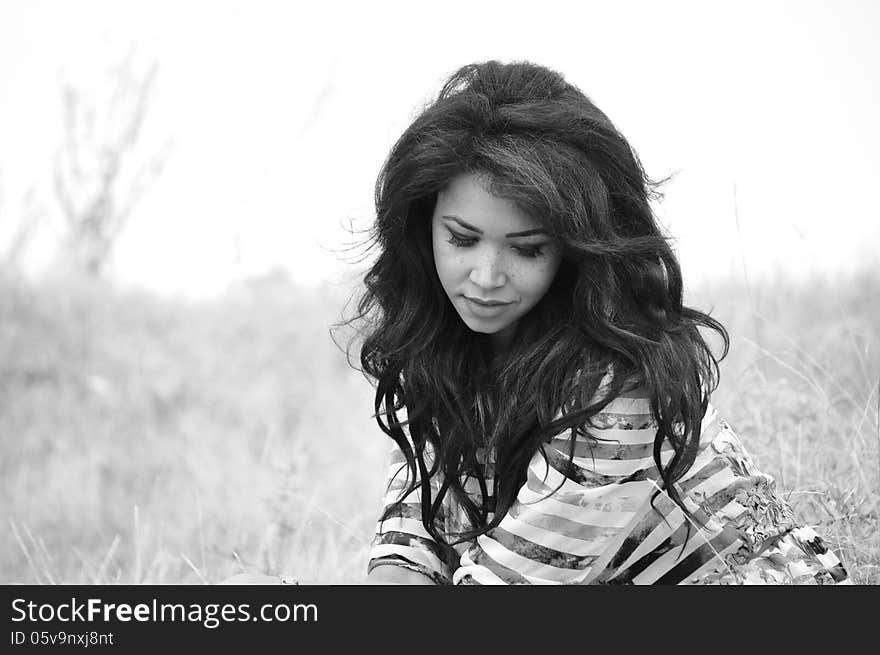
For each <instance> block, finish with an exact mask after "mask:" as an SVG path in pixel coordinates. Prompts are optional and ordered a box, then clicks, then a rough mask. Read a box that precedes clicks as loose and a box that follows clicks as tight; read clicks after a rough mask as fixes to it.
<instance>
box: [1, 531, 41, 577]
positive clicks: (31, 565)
mask: <svg viewBox="0 0 880 655" xmlns="http://www.w3.org/2000/svg"><path fill="white" fill-rule="evenodd" d="M9 526H10V527H11V528H12V535H13V536H14V537H15V541H16V543H18V547H19V548H20V549H21V552H22V553H23V554H24V558H25V560H27V563H28V567H29V568H30V570H31V573H32V574H33V576H34V580H36V581H37V584H43V580H42V578H41V576H40V571H39V569H38V568H37V565H36V563H35V562H34V558H33V557H31V553H30V550H28V547H27V546H26V545H25V543H24V541H23V540H22V538H21V534H20V533H19V531H18V526H16V525H15V520H14V519H13V518H12V517H9Z"/></svg>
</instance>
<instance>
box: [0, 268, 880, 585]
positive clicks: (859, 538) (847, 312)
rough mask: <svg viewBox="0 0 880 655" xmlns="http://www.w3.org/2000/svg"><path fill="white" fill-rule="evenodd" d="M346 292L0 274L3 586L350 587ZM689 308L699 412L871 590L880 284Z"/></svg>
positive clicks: (367, 422) (372, 507) (359, 429)
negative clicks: (699, 344) (710, 348)
mask: <svg viewBox="0 0 880 655" xmlns="http://www.w3.org/2000/svg"><path fill="white" fill-rule="evenodd" d="M345 297H346V291H345V290H340V289H333V288H322V289H317V290H303V289H298V288H296V287H294V286H292V285H289V284H286V283H284V282H283V281H280V280H276V281H275V282H272V281H271V280H270V281H264V282H263V283H259V284H248V285H242V286H241V287H240V288H238V289H237V290H235V291H233V292H230V293H229V294H227V295H226V296H225V297H224V298H222V299H219V300H216V301H211V302H202V303H192V302H189V303H185V302H177V301H171V300H162V299H159V298H156V297H153V296H151V295H148V294H146V293H135V292H125V293H123V292H120V291H115V290H113V288H112V287H110V286H107V285H102V284H98V285H94V284H84V283H76V282H72V281H69V280H68V281H66V282H64V283H63V284H62V283H58V282H55V283H43V284H40V285H33V284H24V283H22V282H14V281H10V280H7V281H0V439H2V449H3V451H2V452H3V457H2V459H0V466H2V469H0V472H2V478H0V504H2V507H3V510H4V516H3V527H2V529H0V553H2V554H0V582H6V583H9V582H26V583H61V582H64V583H94V582H98V583H115V582H121V583H144V582H153V583H166V582H173V583H177V582H184V583H199V582H217V581H219V580H221V579H223V578H225V577H227V576H229V575H232V574H235V573H240V572H245V571H247V572H261V571H262V572H269V573H275V572H281V573H285V574H288V575H293V576H295V577H298V578H301V579H302V580H304V581H306V582H320V583H331V584H332V583H358V582H361V581H362V580H363V576H364V572H365V563H366V553H367V548H368V543H369V541H370V539H371V537H372V531H373V529H374V524H375V519H376V516H377V512H378V510H379V503H380V498H381V491H382V489H381V487H382V478H383V474H384V471H383V463H382V462H383V457H384V452H385V450H386V448H387V445H386V443H385V441H384V439H385V438H384V437H383V435H382V434H381V433H380V432H379V430H378V428H377V427H376V425H375V423H373V422H372V419H370V411H371V404H372V398H371V396H372V389H371V388H370V386H369V385H368V383H367V382H366V381H365V380H364V379H363V378H362V377H361V376H360V374H359V373H357V372H355V371H352V370H351V369H349V367H348V365H347V364H346V361H345V357H344V355H343V354H342V353H341V352H340V351H339V350H338V349H337V347H336V346H335V345H334V344H333V342H332V341H331V339H330V337H329V333H328V328H329V325H330V324H331V323H332V322H333V321H334V320H336V319H337V318H338V317H339V314H340V311H341V309H342V306H343V304H344V301H345ZM688 298H689V304H691V305H695V306H697V307H699V308H701V309H704V310H707V309H712V313H713V315H714V316H716V317H717V318H719V319H721V320H722V321H723V322H724V323H725V324H726V325H727V327H728V328H729V330H730V332H731V335H732V352H731V355H730V357H729V358H728V360H726V361H725V363H724V364H723V365H722V383H721V387H720V388H719V390H718V392H717V393H716V395H715V399H714V402H715V405H716V406H717V407H718V408H719V409H720V410H721V412H722V414H723V415H724V416H725V417H726V418H728V420H729V421H730V422H731V423H732V424H733V426H734V428H735V429H736V431H737V432H738V433H739V434H740V436H741V437H742V438H743V440H744V441H745V443H746V445H747V447H749V450H750V451H751V454H752V455H753V457H754V459H755V460H756V461H757V463H758V465H759V467H761V468H762V469H763V470H765V471H766V472H768V473H770V474H772V475H774V476H775V477H776V480H777V485H778V487H779V488H780V489H781V490H782V493H783V494H784V495H785V496H787V497H788V498H789V500H790V501H791V503H792V504H793V505H794V507H795V510H796V512H797V513H798V514H799V515H800V516H801V517H802V518H803V520H804V521H806V522H808V523H810V524H812V525H813V526H814V527H816V528H817V530H818V531H819V533H820V534H823V535H824V536H825V537H826V538H827V539H828V540H829V541H830V542H831V544H832V545H833V547H834V548H835V549H836V550H837V552H838V554H839V555H840V556H841V557H842V559H843V560H844V562H845V564H846V566H847V568H848V569H849V570H850V572H851V575H852V577H853V579H854V581H855V582H856V583H869V584H877V583H880V327H878V326H880V303H878V300H880V276H878V275H876V274H868V273H865V274H864V275H862V276H860V277H856V278H852V279H849V278H848V279H846V280H837V281H836V282H830V281H821V280H819V281H811V282H800V283H794V282H791V281H787V280H784V279H767V280H762V281H754V282H753V283H752V285H751V287H750V288H745V285H744V284H743V283H742V282H740V281H731V282H729V283H724V284H721V283H716V284H713V285H711V286H705V287H702V288H699V289H693V290H691V291H690V293H689V296H688Z"/></svg>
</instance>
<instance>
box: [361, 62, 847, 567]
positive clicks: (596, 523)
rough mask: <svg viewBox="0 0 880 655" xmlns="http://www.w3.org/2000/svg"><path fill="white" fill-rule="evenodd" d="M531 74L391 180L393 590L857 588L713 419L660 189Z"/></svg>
mask: <svg viewBox="0 0 880 655" xmlns="http://www.w3.org/2000/svg"><path fill="white" fill-rule="evenodd" d="M654 186H655V185H654V183H652V182H651V181H650V180H649V179H648V178H647V177H646V175H645V172H644V170H643V169H642V167H641V165H640V163H639V160H638V158H637V157H636V155H635V153H634V152H633V150H632V149H631V148H630V146H629V144H628V143H627V141H626V140H625V139H624V137H623V136H622V135H621V134H620V133H619V132H618V131H617V130H616V129H615V127H614V125H613V124H612V123H611V121H610V120H609V119H608V118H607V117H606V116H605V115H604V114H603V113H602V112H601V111H600V110H599V109H598V108H597V107H596V106H595V105H594V104H593V103H592V102H591V101H590V100H589V99H588V98H587V97H586V96H585V95H584V94H583V93H582V92H581V91H579V90H578V89H577V88H576V87H574V86H573V85H571V84H570V83H568V82H566V81H565V80H564V79H563V77H562V76H560V75H559V74H558V73H556V72H554V71H551V70H548V69H546V68H543V67H540V66H536V65H533V64H530V63H511V64H503V63H499V62H496V61H490V62H486V63H482V64H474V65H469V66H465V67H463V68H461V69H460V70H459V71H457V72H456V73H455V74H454V75H452V77H451V78H450V79H449V80H448V81H447V82H446V84H445V85H444V86H443V88H442V90H441V91H440V94H439V96H438V98H437V99H436V101H435V102H433V103H432V104H431V105H430V106H428V107H427V108H426V109H425V110H424V111H423V112H422V113H421V114H420V115H419V116H418V117H417V118H416V119H415V121H414V122H413V123H412V125H410V126H409V128H408V129H407V130H406V131H405V132H404V134H403V136H401V138H400V139H399V140H398V142H397V143H396V144H395V146H394V147H393V149H392V151H391V153H390V155H389V157H388V160H387V161H386V163H385V165H384V168H383V170H382V172H381V174H380V176H379V179H378V183H377V187H376V207H377V220H376V223H375V228H374V233H373V237H374V245H375V246H376V247H377V248H378V258H377V260H376V261H375V264H374V265H373V266H372V267H371V268H370V270H369V271H368V273H367V274H366V277H365V287H366V291H365V293H364V295H363V297H362V298H361V299H360V303H359V305H358V314H357V317H356V318H358V319H364V320H366V321H367V323H366V326H367V327H366V328H365V334H364V342H363V346H362V350H361V358H360V359H361V365H362V369H363V371H364V373H365V374H366V375H368V376H369V377H370V378H371V379H372V380H373V381H374V382H375V385H376V395H375V410H376V418H377V421H378V424H379V426H380V428H381V429H382V431H383V432H384V433H385V434H387V435H388V436H389V437H391V439H392V440H393V445H392V454H391V458H390V462H389V482H388V487H387V490H386V497H385V499H386V504H385V509H384V512H383V513H382V515H381V518H380V521H379V523H378V530H377V534H376V537H375V540H374V541H373V544H372V550H371V553H370V561H369V565H368V571H369V574H368V581H369V582H372V583H412V584H432V583H433V584H450V583H452V584H596V583H609V584H658V583H659V584H675V583H734V584H738V583H772V584H776V583H820V584H825V583H842V582H848V581H849V580H848V578H847V574H846V572H845V570H844V568H843V567H842V565H841V564H840V561H839V560H838V559H837V557H836V556H835V555H834V554H833V553H832V552H831V551H829V550H828V549H827V547H826V546H825V544H824V543H823V541H822V539H821V538H820V537H819V536H817V535H816V534H815V532H814V531H813V530H811V529H810V528H809V527H805V526H801V525H799V524H798V522H797V521H796V519H795V518H794V516H793V515H792V512H791V509H790V507H789V506H788V505H787V504H786V503H785V502H784V501H783V500H782V499H781V498H780V497H779V496H778V495H777V493H776V492H775V490H774V483H773V480H772V479H771V478H770V477H769V476H767V475H764V474H762V473H761V472H760V471H758V470H757V469H756V468H755V466H754V464H753V463H752V461H751V459H750V458H749V456H748V455H747V454H746V451H745V449H744V448H743V446H742V444H741V443H740V441H739V440H738V438H737V437H736V435H735V434H734V432H733V431H732V430H731V428H730V426H729V425H728V424H727V423H726V422H725V421H724V420H723V419H721V418H720V417H719V415H718V413H717V412H716V411H715V409H713V408H712V406H711V405H710V403H709V397H710V394H711V392H712V391H713V390H714V389H715V387H716V386H717V381H718V359H717V358H716V357H715V356H714V355H713V352H712V350H711V349H710V347H709V345H708V344H707V342H706V340H704V335H703V334H701V332H700V330H699V328H704V329H706V330H708V331H709V332H710V333H715V334H716V335H717V336H718V337H719V338H720V341H721V342H722V344H723V347H722V353H721V357H723V356H724V354H726V351H727V345H728V337H727V333H726V331H725V330H724V328H723V326H721V325H720V324H719V323H718V322H717V321H716V320H715V319H713V318H711V317H710V316H708V315H706V314H704V313H702V312H699V311H697V310H695V309H691V308H689V307H685V306H684V305H683V304H682V278H681V271H680V269H679V265H678V263H677V261H676V258H675V256H674V254H673V252H672V250H671V249H670V247H669V244H668V242H667V240H666V238H665V237H664V235H663V234H662V232H661V230H660V228H659V227H658V225H657V222H656V220H655V218H654V215H653V213H652V211H651V208H650V205H649V200H650V199H651V198H652V193H653V190H654Z"/></svg>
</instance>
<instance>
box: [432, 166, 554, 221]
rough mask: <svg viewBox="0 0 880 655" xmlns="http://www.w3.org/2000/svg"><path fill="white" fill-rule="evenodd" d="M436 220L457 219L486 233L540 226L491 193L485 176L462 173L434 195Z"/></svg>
mask: <svg viewBox="0 0 880 655" xmlns="http://www.w3.org/2000/svg"><path fill="white" fill-rule="evenodd" d="M434 217H435V218H437V219H443V218H447V219H453V220H454V219H457V220H456V221H455V222H459V223H460V222H465V223H468V224H470V225H472V226H473V227H475V228H479V230H481V231H483V232H486V233H487V234H493V235H495V234H498V235H502V236H503V235H505V234H508V233H511V232H523V231H527V230H535V229H538V228H541V227H542V225H541V224H540V223H539V222H538V221H537V220H535V219H534V218H533V217H532V216H530V215H529V214H527V213H526V212H524V211H523V210H522V209H521V208H520V207H519V206H518V205H517V204H516V203H515V202H513V201H512V200H510V199H508V198H502V197H499V196H496V195H493V194H492V193H491V192H490V191H489V180H488V179H487V178H486V177H485V176H484V175H479V174H476V173H463V174H461V175H458V176H456V177H454V178H453V179H452V180H451V181H450V182H449V184H448V185H447V187H446V188H445V189H444V190H443V191H441V192H440V193H439V194H438V195H437V204H436V205H435V207H434Z"/></svg>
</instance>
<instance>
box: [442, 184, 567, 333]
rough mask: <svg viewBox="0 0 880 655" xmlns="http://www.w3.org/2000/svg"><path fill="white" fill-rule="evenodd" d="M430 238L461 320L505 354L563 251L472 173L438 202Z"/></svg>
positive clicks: (550, 282)
mask: <svg viewBox="0 0 880 655" xmlns="http://www.w3.org/2000/svg"><path fill="white" fill-rule="evenodd" d="M431 235H432V242H433V247H434V263H435V265H436V267H437V275H438V277H439V278H440V284H442V285H443V289H444V291H446V295H447V296H449V300H450V301H451V302H452V305H453V307H455V310H456V311H457V312H458V315H459V316H461V320H462V321H464V322H465V324H466V325H467V326H468V327H469V328H470V329H471V330H473V331H474V332H482V333H484V334H489V335H492V336H493V343H494V344H495V346H496V348H497V349H500V350H503V349H505V348H506V347H507V345H508V344H509V343H510V340H511V339H512V338H513V335H514V333H515V332H516V326H517V325H518V323H519V320H520V319H521V318H522V317H523V316H525V314H526V313H527V312H528V311H529V310H530V309H531V308H532V307H534V306H535V305H536V304H537V302H538V301H539V300H541V298H543V297H544V294H545V293H547V290H548V289H549V288H550V285H551V284H552V282H553V278H554V277H555V276H556V271H557V270H558V269H559V264H560V262H561V260H562V254H561V249H560V247H559V245H558V244H557V243H556V242H555V241H553V239H551V238H550V236H549V235H548V234H547V233H546V232H544V231H543V230H542V228H541V226H540V224H538V223H537V222H536V221H535V220H534V219H532V218H531V217H529V216H528V215H526V214H525V213H523V212H522V211H521V210H520V209H519V208H518V207H517V206H516V205H515V204H514V203H513V202H512V201H510V200H506V199H504V198H498V197H496V196H493V195H492V194H491V193H489V192H488V191H487V190H486V189H485V187H484V185H483V182H482V181H481V178H480V177H479V176H477V175H475V174H472V173H466V174H462V175H459V176H458V177H455V178H454V179H453V180H452V182H451V183H450V184H449V186H448V187H447V188H446V189H445V190H444V191H441V192H440V193H439V194H438V196H437V204H436V206H435V207H434V215H433V217H432V220H431Z"/></svg>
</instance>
